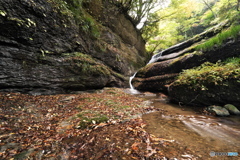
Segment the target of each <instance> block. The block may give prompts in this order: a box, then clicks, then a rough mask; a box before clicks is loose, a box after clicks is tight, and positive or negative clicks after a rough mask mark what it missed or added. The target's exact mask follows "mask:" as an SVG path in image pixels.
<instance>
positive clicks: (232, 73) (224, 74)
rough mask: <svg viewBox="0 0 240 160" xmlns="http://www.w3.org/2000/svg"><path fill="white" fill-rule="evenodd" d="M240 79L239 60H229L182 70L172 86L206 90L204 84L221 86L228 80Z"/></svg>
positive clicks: (206, 63)
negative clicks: (186, 86)
mask: <svg viewBox="0 0 240 160" xmlns="http://www.w3.org/2000/svg"><path fill="white" fill-rule="evenodd" d="M239 78H240V58H230V59H228V60H226V61H224V62H221V61H219V62H217V63H215V64H213V63H210V62H205V63H204V64H202V65H201V66H199V67H196V68H193V69H188V70H184V71H183V72H182V73H180V75H179V76H178V77H177V80H176V81H175V83H174V85H188V86H190V87H191V88H200V89H203V90H204V89H207V88H206V84H215V85H218V84H223V83H224V81H227V80H228V79H236V80H237V79H239Z"/></svg>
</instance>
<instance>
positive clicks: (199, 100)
mask: <svg viewBox="0 0 240 160" xmlns="http://www.w3.org/2000/svg"><path fill="white" fill-rule="evenodd" d="M239 89H240V83H239V82H238V80H237V79H235V80H234V79H231V80H228V81H225V82H223V83H222V84H219V85H215V84H207V85H206V89H200V88H199V89H194V88H191V87H190V86H187V85H177V84H175V83H172V84H171V85H170V87H169V96H170V97H171V99H172V100H173V101H175V102H182V103H184V104H187V105H196V106H209V105H213V104H215V105H225V104H227V103H230V104H233V105H235V106H236V107H238V108H240V93H239Z"/></svg>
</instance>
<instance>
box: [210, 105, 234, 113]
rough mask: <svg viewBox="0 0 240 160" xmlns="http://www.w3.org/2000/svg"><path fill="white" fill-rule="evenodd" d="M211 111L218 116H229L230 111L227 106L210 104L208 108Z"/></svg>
mask: <svg viewBox="0 0 240 160" xmlns="http://www.w3.org/2000/svg"><path fill="white" fill-rule="evenodd" d="M206 110H207V111H208V112H209V113H212V114H215V115H217V116H229V115H230V113H229V112H228V110H227V109H226V108H223V107H221V106H215V105H212V106H209V107H207V109H206Z"/></svg>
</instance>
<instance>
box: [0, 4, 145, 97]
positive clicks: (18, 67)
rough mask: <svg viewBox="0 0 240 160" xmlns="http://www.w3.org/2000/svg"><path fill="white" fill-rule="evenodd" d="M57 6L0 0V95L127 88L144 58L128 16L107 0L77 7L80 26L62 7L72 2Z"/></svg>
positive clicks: (143, 47) (138, 36) (68, 10)
mask: <svg viewBox="0 0 240 160" xmlns="http://www.w3.org/2000/svg"><path fill="white" fill-rule="evenodd" d="M59 2H60V1H56V0H53V1H45V0H31V1H26V0H11V1H9V0H1V1H0V68H1V72H0V91H8V92H13V91H14V92H26V93H30V94H33V95H39V94H57V93H69V92H71V91H79V90H87V89H99V88H100V89H101V88H103V87H106V86H108V87H113V86H115V87H124V86H127V85H128V77H129V76H130V75H132V73H133V72H135V70H137V69H139V68H140V67H142V66H143V65H144V64H145V61H146V57H147V53H146V51H145V42H144V40H143V38H142V37H141V34H140V32H139V31H138V30H137V29H136V27H135V26H134V25H133V24H132V23H131V21H130V19H129V17H126V16H125V14H124V13H122V12H121V11H120V10H119V8H118V7H117V6H115V5H113V4H112V3H110V2H109V1H108V0H106V1H98V0H92V1H89V2H86V3H89V4H85V5H84V6H83V8H81V9H79V10H81V11H82V10H84V11H83V13H84V15H82V17H81V16H80V17H78V16H77V17H78V18H79V19H80V22H79V21H77V20H76V19H75V18H74V17H75V16H73V15H69V14H68V13H71V14H72V13H73V12H72V11H71V10H70V9H69V8H72V7H70V6H64V5H70V4H71V3H61V4H59ZM63 6H64V7H63ZM75 7H76V6H75ZM78 7H80V6H78ZM90 14H92V15H90ZM85 20H86V21H87V22H84V21H85ZM80 23H81V25H80ZM91 24H94V27H93V26H89V25H91ZM84 25H85V26H84ZM86 28H89V29H86ZM91 28H94V30H91Z"/></svg>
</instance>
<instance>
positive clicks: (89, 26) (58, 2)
mask: <svg viewBox="0 0 240 160" xmlns="http://www.w3.org/2000/svg"><path fill="white" fill-rule="evenodd" d="M84 1H87V0H48V2H49V3H52V4H53V7H54V8H55V9H54V10H55V11H56V12H60V13H61V14H62V15H65V16H67V17H70V19H74V20H75V22H76V24H77V25H79V26H80V27H81V30H82V31H84V32H85V33H87V34H88V35H90V36H92V37H93V38H99V36H100V31H99V28H98V25H97V23H96V21H95V19H94V18H93V17H92V16H91V15H89V14H88V13H87V12H86V11H85V10H84V8H83V2H84Z"/></svg>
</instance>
